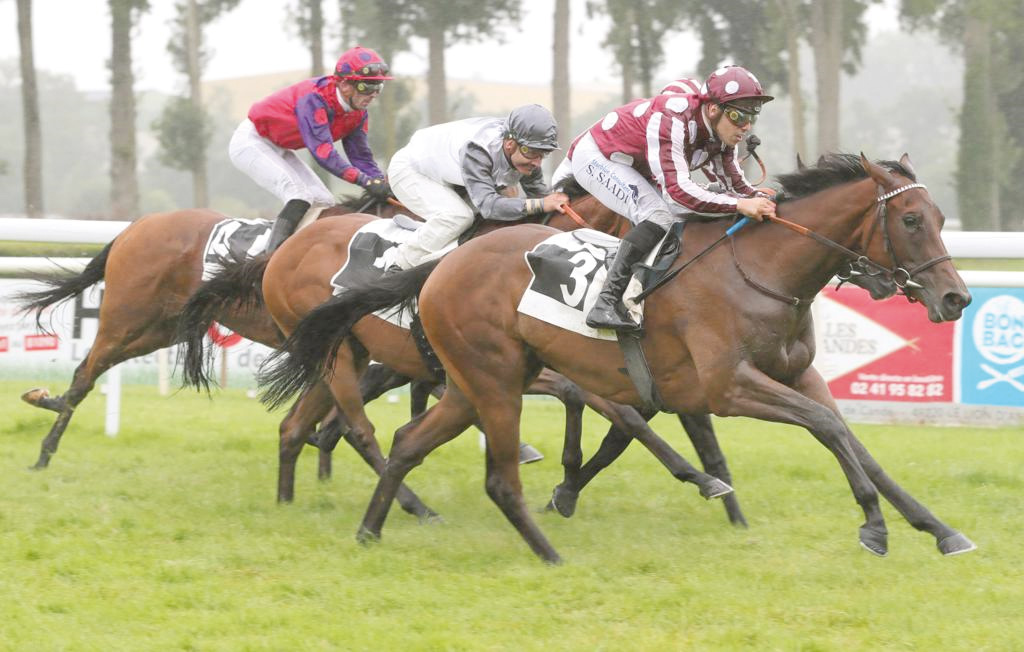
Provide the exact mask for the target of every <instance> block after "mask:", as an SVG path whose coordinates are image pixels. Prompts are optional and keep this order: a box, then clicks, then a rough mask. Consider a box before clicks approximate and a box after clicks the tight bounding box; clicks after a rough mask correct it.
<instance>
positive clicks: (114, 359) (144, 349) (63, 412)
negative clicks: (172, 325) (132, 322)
mask: <svg viewBox="0 0 1024 652" xmlns="http://www.w3.org/2000/svg"><path fill="white" fill-rule="evenodd" d="M112 339H114V338H111V337H109V336H107V335H106V334H105V333H104V332H103V330H102V327H101V330H100V332H98V333H97V334H96V339H95V341H94V342H93V346H92V348H91V349H90V350H89V352H88V353H87V354H86V356H85V359H84V360H82V362H81V363H80V364H79V365H78V367H77V368H75V372H74V375H73V376H72V379H71V385H70V386H69V387H68V389H67V391H66V392H64V393H63V394H61V395H60V396H55V397H51V396H49V393H48V392H47V391H46V390H45V389H34V390H29V391H28V392H25V393H24V394H22V396H21V398H22V400H23V401H25V402H26V403H29V404H30V405H34V406H36V407H40V408H43V409H46V410H53V411H54V412H57V419H56V421H54V423H53V426H51V427H50V431H49V432H48V433H47V434H46V436H45V437H44V438H43V441H42V444H41V445H40V450H39V458H38V459H37V460H36V463H35V464H34V465H33V466H31V467H30V468H31V469H33V470H37V471H38V470H42V469H45V468H47V467H48V466H49V465H50V459H51V458H52V457H53V456H54V455H55V454H56V453H57V448H58V447H59V446H60V440H61V438H62V437H63V436H64V432H65V431H66V430H67V427H68V423H70V421H71V417H72V416H73V415H74V412H75V408H76V407H78V404H79V403H81V402H82V401H83V400H85V397H86V396H87V395H88V394H89V392H91V391H92V388H93V387H94V386H95V385H96V379H97V378H99V377H100V376H101V375H103V372H105V371H107V370H108V369H110V368H111V367H113V366H114V365H116V364H118V363H120V362H124V361H125V360H129V359H131V358H134V357H137V356H140V355H145V354H147V353H152V352H153V351H155V350H157V349H159V348H161V347H164V346H168V345H169V344H170V339H171V330H170V329H169V328H166V327H154V328H149V329H146V330H144V331H143V332H142V334H141V335H140V336H139V337H137V338H135V339H134V340H132V341H130V342H128V343H115V342H112V341H111V340H112Z"/></svg>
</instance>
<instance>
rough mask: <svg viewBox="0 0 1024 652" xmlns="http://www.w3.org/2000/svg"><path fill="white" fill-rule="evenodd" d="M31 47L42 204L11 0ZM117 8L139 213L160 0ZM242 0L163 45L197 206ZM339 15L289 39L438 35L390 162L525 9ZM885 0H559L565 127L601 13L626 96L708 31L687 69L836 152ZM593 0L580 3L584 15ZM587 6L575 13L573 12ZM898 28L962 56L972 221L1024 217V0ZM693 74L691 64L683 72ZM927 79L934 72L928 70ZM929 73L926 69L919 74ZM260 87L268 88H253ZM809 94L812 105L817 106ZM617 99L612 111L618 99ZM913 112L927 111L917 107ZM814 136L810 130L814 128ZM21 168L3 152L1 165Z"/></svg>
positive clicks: (439, 0)
mask: <svg viewBox="0 0 1024 652" xmlns="http://www.w3.org/2000/svg"><path fill="white" fill-rule="evenodd" d="M15 1H16V4H17V13H18V21H17V31H18V43H19V48H20V60H19V64H20V68H19V71H20V82H21V83H20V86H21V96H22V97H21V99H22V102H21V104H22V121H23V125H22V128H23V134H24V140H25V148H24V152H25V154H24V160H23V162H22V165H23V177H24V200H25V212H26V214H28V215H29V216H34V217H38V216H41V215H42V214H43V210H44V204H43V187H44V182H45V180H44V178H43V174H42V169H43V162H42V151H43V150H42V123H41V120H40V110H39V88H38V84H37V71H36V68H35V64H34V60H33V30H32V0H15ZM107 1H108V8H109V11H110V18H111V21H110V25H111V32H110V42H111V56H110V60H109V67H110V91H111V93H110V101H109V120H110V131H109V148H110V149H109V156H110V169H109V175H110V179H109V181H110V188H109V206H110V213H111V214H112V215H116V216H126V215H138V212H139V181H138V162H137V157H138V145H137V143H136V135H137V125H136V121H137V107H136V98H137V93H136V90H135V88H134V77H133V73H132V40H133V27H134V26H136V25H137V24H138V21H139V19H140V17H141V16H143V15H144V14H145V13H147V12H149V11H150V9H151V4H150V0H107ZM242 1H245V0H178V1H177V2H176V4H175V10H176V14H175V21H174V29H173V33H172V36H171V38H170V40H169V42H168V52H169V53H170V55H171V56H172V58H173V61H174V63H175V67H176V69H177V70H178V71H179V72H180V73H181V75H182V76H183V78H184V80H185V81H186V84H185V88H186V89H187V90H186V91H185V92H184V93H183V94H182V95H181V96H180V97H174V98H171V100H170V101H168V102H167V103H166V104H165V106H164V107H163V109H162V111H161V112H160V114H159V116H158V117H157V118H156V120H155V121H154V122H153V123H152V124H151V125H150V126H151V128H152V131H153V132H154V134H155V136H156V139H157V141H158V143H159V158H160V161H161V162H162V163H163V164H165V165H167V166H168V167H171V168H173V169H177V170H182V171H184V172H186V173H187V174H188V175H189V176H190V180H191V189H192V190H191V192H192V200H193V202H194V204H195V205H196V206H207V205H208V202H209V195H208V185H209V171H208V170H207V151H208V148H209V145H210V142H211V138H212V137H213V124H214V123H213V122H212V120H211V116H210V114H209V112H208V108H207V106H206V102H204V98H203V97H202V86H201V80H202V75H203V69H204V66H205V64H206V62H207V61H208V60H209V57H210V51H209V48H208V47H207V44H206V43H205V41H204V31H205V30H206V29H207V28H208V27H209V26H210V25H211V24H212V23H213V22H214V21H216V20H219V19H222V18H223V19H230V14H231V12H232V10H234V9H235V8H236V7H237V6H238V5H239V3H240V2H242ZM333 1H334V2H335V7H336V9H337V15H338V16H339V18H338V19H337V22H335V21H328V20H327V19H326V18H325V11H324V9H325V0H291V1H290V3H289V5H288V15H289V18H290V23H291V25H292V29H293V36H294V38H297V39H300V41H301V42H302V43H303V44H304V45H306V46H307V47H308V49H309V53H310V68H309V72H310V75H312V76H317V75H321V74H324V72H325V69H324V66H323V60H324V53H325V48H324V42H325V35H330V36H331V37H333V36H334V35H337V36H340V40H341V43H342V44H343V45H342V47H347V46H346V45H345V44H354V43H364V44H368V45H371V46H372V47H374V49H376V50H377V51H378V52H379V53H380V54H381V55H382V56H383V58H384V59H385V60H386V61H392V60H393V59H394V57H395V55H397V54H399V53H401V52H405V51H410V50H411V48H412V44H413V42H414V40H415V39H423V40H425V41H426V44H427V60H428V66H427V73H426V86H427V99H426V110H425V116H422V115H421V114H420V113H419V111H418V110H417V109H416V107H414V106H412V104H411V101H412V91H411V88H410V86H409V85H408V84H406V83H403V82H402V81H401V80H396V82H395V83H392V84H389V87H388V92H387V93H385V94H383V95H382V96H381V97H380V98H379V100H378V102H377V103H376V104H375V107H374V115H373V120H374V129H373V130H372V131H371V139H372V143H373V145H374V148H375V151H377V152H378V153H379V155H380V156H381V157H382V158H385V159H386V158H388V157H389V156H390V155H391V154H392V153H393V152H394V151H395V150H396V149H397V148H399V147H401V146H402V144H404V142H405V141H406V140H407V138H408V136H409V135H410V134H411V132H412V131H413V130H414V129H415V128H416V127H418V126H420V125H421V124H422V123H423V122H424V121H425V122H426V123H427V124H435V123H438V122H444V121H446V120H448V119H450V117H451V116H452V114H453V108H454V104H455V101H454V99H457V98H453V97H451V95H450V94H449V92H448V86H447V73H446V69H445V52H446V51H447V50H448V49H449V48H450V47H451V46H452V45H454V44H457V43H466V42H469V43H471V42H480V41H483V40H488V39H495V38H498V37H499V35H500V31H501V30H502V29H505V28H508V27H510V26H515V25H517V24H518V23H519V21H520V20H521V19H522V10H521V7H520V3H519V2H517V1H515V0H333ZM879 1H880V0H835V1H834V2H820V1H813V0H769V1H767V2H764V1H759V0H728V1H723V2H715V3H709V2H707V1H706V0H586V2H585V3H584V4H582V5H580V4H575V5H574V4H572V3H570V0H553V2H552V4H551V30H552V32H551V33H552V35H553V47H552V54H551V65H552V68H551V77H552V86H551V90H552V107H551V108H552V110H553V112H554V114H555V116H556V119H558V121H559V124H562V125H569V124H571V117H572V115H573V113H572V95H571V85H570V82H571V80H570V74H569V62H570V58H571V55H572V37H573V29H572V26H573V25H577V24H579V23H580V22H582V21H587V20H597V19H599V18H600V19H602V20H603V21H604V22H605V23H606V24H607V25H608V26H609V27H608V31H607V33H606V35H605V37H604V41H603V45H604V46H605V47H606V48H607V49H608V51H609V52H610V53H611V54H612V56H613V58H614V62H615V70H613V71H611V72H612V73H613V74H615V75H617V76H618V80H619V86H620V89H621V91H620V99H621V100H622V102H627V101H629V100H631V99H633V98H635V97H640V96H651V95H653V94H655V93H657V91H658V87H657V85H656V80H655V79H654V75H655V71H657V70H659V69H660V68H661V67H662V64H664V63H665V62H666V59H667V58H668V57H669V54H670V53H668V52H666V51H665V50H664V44H665V43H666V40H667V37H668V36H670V35H673V34H678V33H680V32H682V31H688V32H690V33H693V34H695V35H696V36H697V38H699V42H700V61H699V64H698V66H697V70H695V71H690V75H689V76H694V77H703V76H705V75H706V74H707V73H708V72H710V71H711V70H713V69H714V68H716V67H717V66H719V65H721V64H722V63H723V62H737V63H741V64H743V65H746V66H747V67H749V68H751V69H752V70H755V71H756V73H757V74H758V76H759V78H760V79H761V81H762V83H763V84H764V86H765V87H766V88H767V89H770V92H772V93H773V94H775V95H776V96H778V97H785V98H787V99H788V104H789V109H790V111H789V115H788V117H787V119H788V122H789V124H790V127H791V129H792V138H793V142H792V145H793V150H794V153H795V154H800V155H801V156H803V157H804V158H805V160H807V159H809V160H813V159H814V157H816V156H817V155H819V154H822V153H825V152H829V151H838V150H839V146H840V116H841V115H842V110H843V107H844V104H848V102H844V101H843V98H842V95H841V93H840V90H841V88H840V87H841V81H842V77H843V74H844V73H847V74H849V73H853V72H855V71H856V70H857V69H858V67H859V66H860V65H861V62H862V54H863V47H864V45H865V42H866V37H867V24H866V15H867V12H868V10H869V8H870V6H871V5H872V4H877V3H878V2H879ZM581 6H582V11H580V9H581ZM574 10H575V12H576V14H579V15H574V14H573V12H574ZM898 11H899V16H900V22H901V25H902V26H903V27H904V28H905V29H907V30H912V31H918V32H927V33H932V34H936V35H938V36H939V37H940V38H941V40H942V43H944V44H945V46H946V47H947V48H949V49H950V50H951V51H953V52H955V53H957V55H959V56H960V57H962V60H963V63H964V68H963V79H962V87H963V97H964V99H963V103H962V105H961V106H960V107H959V118H958V123H959V137H958V142H950V143H949V144H948V145H949V147H956V148H957V157H956V174H955V182H956V191H957V192H956V195H957V203H958V207H957V208H958V213H959V215H960V217H961V221H962V223H963V226H964V228H965V229H978V230H1001V229H1019V228H1022V227H1024V219H1022V217H1021V216H1020V213H1019V211H1015V210H1014V208H1015V207H1016V206H1018V205H1020V203H1021V200H1022V199H1024V197H1022V196H1021V195H1024V187H1022V186H1021V185H1020V184H1017V183H1015V180H1016V179H1017V178H1018V174H1017V173H1018V172H1024V156H1022V153H1024V122H1022V121H1021V120H1017V119H1015V118H1016V117H1017V116H1018V115H1019V114H1021V113H1024V103H1022V102H1021V101H1020V100H1021V99H1024V69H1022V68H1021V67H1020V66H1019V64H1018V63H1017V62H1018V61H1019V59H1018V58H1017V57H1018V56H1020V55H1022V54H1024V37H1022V36H1021V34H1022V28H1024V3H1021V2H1019V0H899V2H898ZM806 52H810V54H811V57H812V59H813V61H812V62H810V63H811V64H812V69H813V71H814V75H813V88H811V89H804V88H801V77H800V70H801V65H808V62H802V61H801V56H802V55H803V53H806ZM681 74H682V71H681ZM922 74H923V75H927V71H922ZM916 81H918V82H920V81H924V82H925V83H926V82H927V80H916ZM253 99H257V98H253ZM810 106H813V107H814V110H813V114H812V112H811V111H809V109H808V107H810ZM608 108H611V107H608ZM905 108H906V110H907V111H916V110H919V108H918V107H915V106H913V105H911V106H906V107H905ZM808 124H811V125H813V126H814V130H815V131H814V133H813V134H811V133H807V132H808V129H807V125H808ZM10 165H11V164H10V163H8V162H0V175H2V174H4V173H5V167H9V166H10Z"/></svg>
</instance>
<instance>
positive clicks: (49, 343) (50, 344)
mask: <svg viewBox="0 0 1024 652" xmlns="http://www.w3.org/2000/svg"><path fill="white" fill-rule="evenodd" d="M59 346H60V341H59V340H58V339H57V336H56V335H26V336H25V350H26V351H56V350H57V349H58V348H59Z"/></svg>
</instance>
